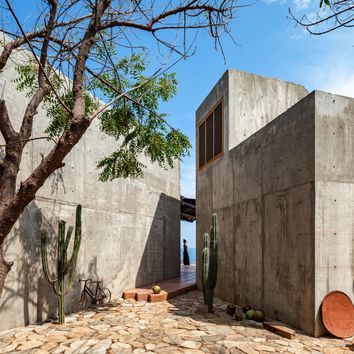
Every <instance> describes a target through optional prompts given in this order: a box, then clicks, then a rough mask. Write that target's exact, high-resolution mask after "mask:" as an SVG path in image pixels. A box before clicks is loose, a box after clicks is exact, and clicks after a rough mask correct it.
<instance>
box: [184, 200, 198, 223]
mask: <svg viewBox="0 0 354 354" xmlns="http://www.w3.org/2000/svg"><path fill="white" fill-rule="evenodd" d="M180 215H181V220H184V221H189V222H193V221H195V219H196V209H195V199H193V198H186V197H183V196H182V195H181V211H180Z"/></svg>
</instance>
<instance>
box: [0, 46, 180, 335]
mask: <svg viewBox="0 0 354 354" xmlns="http://www.w3.org/2000/svg"><path fill="white" fill-rule="evenodd" d="M24 60H27V57H26V55H25V53H21V54H20V53H18V54H16V55H15V56H14V61H15V62H17V63H21V62H23V61H24ZM15 77H16V72H15V69H14V63H13V62H10V63H9V66H7V67H6V70H5V71H4V72H2V73H1V74H0V88H1V91H3V95H4V99H5V100H6V103H7V107H8V110H9V113H10V117H11V118H15V119H17V121H16V122H15V126H16V128H18V126H19V123H20V120H21V116H22V115H23V113H24V110H25V107H26V103H27V102H28V99H27V98H26V97H25V96H24V94H23V93H20V92H18V91H17V90H16V88H15V86H16V85H15V83H14V82H13V80H14V78H15ZM47 125H48V119H47V117H46V115H45V111H44V109H43V108H41V109H40V110H39V112H38V115H37V116H36V117H35V124H34V129H33V134H32V136H33V137H39V136H44V135H45V134H44V130H45V128H46V127H47ZM2 142H3V140H2V137H1V136H0V143H2ZM52 144H53V142H50V141H49V142H47V141H46V140H36V141H32V142H29V143H28V145H27V148H26V151H25V153H24V155H23V160H22V163H21V171H20V176H19V182H20V181H21V180H23V179H24V178H26V177H27V176H28V174H29V173H30V172H31V171H33V169H34V167H35V166H36V165H37V164H38V162H39V161H40V159H41V154H42V153H46V152H47V151H48V148H49V147H50V146H51V145H52ZM115 144H116V143H115V142H114V141H113V140H111V139H109V138H107V137H105V136H103V134H102V133H100V130H99V122H98V121H96V122H93V124H92V126H91V127H90V128H89V130H88V132H87V133H86V134H85V136H84V138H83V139H82V140H81V141H80V143H79V144H78V145H77V146H75V147H74V149H73V150H72V152H71V153H70V154H69V155H68V156H67V158H66V159H65V161H64V162H65V167H63V168H62V169H60V170H58V171H56V172H55V173H54V174H53V175H52V176H51V177H50V178H49V179H48V180H47V181H46V183H45V185H44V186H43V187H42V188H41V189H40V190H39V191H38V193H37V197H36V199H35V201H34V202H33V203H31V205H29V206H28V207H27V208H26V210H25V212H24V213H23V215H22V216H21V218H20V219H19V222H18V223H17V224H16V227H15V229H14V230H13V232H12V233H11V235H10V236H9V237H8V239H7V249H6V259H7V260H11V261H14V262H15V264H14V266H13V268H12V270H11V271H10V273H9V275H8V277H7V280H6V283H5V287H6V288H5V290H4V293H3V295H2V297H1V300H0V313H1V318H2V321H0V330H3V329H7V328H11V327H16V326H21V325H24V324H28V323H33V322H36V321H40V320H44V319H46V318H47V315H48V314H49V315H50V314H53V313H56V298H55V296H54V295H53V292H52V290H51V287H50V286H49V284H48V283H47V281H46V280H45V278H44V274H43V271H42V266H41V258H40V230H41V229H43V228H44V229H46V230H47V231H48V232H49V233H50V235H51V236H52V237H53V241H54V240H55V239H56V233H57V221H58V219H59V218H60V219H64V220H67V221H68V225H70V224H72V225H73V223H74V214H75V207H76V205H77V204H78V203H81V204H82V206H83V214H82V219H83V237H82V243H81V249H80V253H79V260H78V268H77V279H78V278H88V277H93V278H99V279H102V280H103V282H104V286H107V287H108V288H109V289H110V290H111V292H112V297H118V296H120V295H121V292H122V291H123V290H124V289H127V288H132V287H135V286H139V285H145V284H149V283H152V282H153V281H158V280H162V279H169V278H174V277H177V276H179V272H180V215H179V212H180V182H179V164H178V163H176V166H175V168H174V169H172V170H169V171H165V170H163V169H161V168H159V167H157V166H154V165H152V164H151V163H150V162H149V161H147V160H146V159H144V157H142V162H143V163H145V164H146V165H147V169H146V170H145V172H144V178H141V179H131V178H128V179H119V180H115V181H113V182H104V183H103V182H99V180H98V176H99V171H98V170H97V169H96V164H97V162H98V161H99V160H100V159H101V158H102V157H103V156H107V155H108V154H110V152H112V151H114V148H115ZM0 153H1V150H0ZM55 252H56V251H55V248H54V244H53V248H52V250H51V254H52V255H55ZM51 266H53V263H52V264H51ZM78 292H79V284H78V282H75V286H74V289H73V290H72V291H71V292H70V294H69V295H68V297H67V300H66V305H67V311H70V310H71V304H70V302H71V300H70V299H71V298H72V297H73V296H74V295H75V294H77V293H78Z"/></svg>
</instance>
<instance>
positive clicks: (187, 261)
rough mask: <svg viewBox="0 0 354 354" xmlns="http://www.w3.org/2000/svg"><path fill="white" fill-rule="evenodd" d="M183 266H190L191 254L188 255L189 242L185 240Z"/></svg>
mask: <svg viewBox="0 0 354 354" xmlns="http://www.w3.org/2000/svg"><path fill="white" fill-rule="evenodd" d="M183 264H184V265H185V266H189V265H190V262H189V254H188V246H187V240H186V239H183Z"/></svg>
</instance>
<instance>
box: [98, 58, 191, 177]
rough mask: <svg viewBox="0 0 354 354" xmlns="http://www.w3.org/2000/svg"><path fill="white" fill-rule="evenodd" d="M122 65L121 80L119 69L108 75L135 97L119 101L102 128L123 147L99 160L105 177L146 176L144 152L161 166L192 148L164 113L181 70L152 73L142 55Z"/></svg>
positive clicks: (105, 91)
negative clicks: (149, 74) (162, 109)
mask: <svg viewBox="0 0 354 354" xmlns="http://www.w3.org/2000/svg"><path fill="white" fill-rule="evenodd" d="M116 69H117V71H118V72H120V73H122V75H121V76H120V78H119V80H117V77H116V75H114V74H106V75H105V77H104V79H105V81H107V82H109V83H110V85H112V86H113V87H115V88H116V90H117V91H122V90H124V91H128V92H129V97H131V99H128V98H123V99H121V100H118V101H117V102H115V104H114V105H113V107H112V108H111V109H109V110H107V111H105V112H104V113H103V114H102V116H101V130H102V132H103V133H105V134H106V135H109V136H110V137H112V138H114V139H115V140H116V142H117V149H116V151H115V152H113V153H112V154H111V155H110V156H109V157H108V158H105V159H103V160H101V161H100V162H99V164H98V168H102V169H103V170H102V173H101V175H100V179H101V180H102V181H106V180H112V179H114V178H118V177H127V176H133V177H139V176H142V174H143V168H144V167H145V166H144V164H142V163H140V162H139V158H141V156H142V154H144V155H145V156H146V157H148V158H149V159H150V161H152V162H153V163H157V164H158V165H159V166H160V167H161V168H164V169H167V168H172V167H173V166H174V162H175V160H177V159H180V158H182V157H184V156H186V155H188V150H189V149H190V147H191V145H190V142H189V140H188V138H187V137H186V136H185V135H184V134H183V133H182V132H181V131H180V130H178V129H174V128H172V127H171V126H169V124H168V123H167V121H166V115H165V114H162V113H158V110H159V104H160V102H161V101H163V102H166V101H168V100H170V99H171V98H172V97H173V96H174V95H175V94H176V92H177V80H176V77H175V74H174V73H172V74H166V73H164V74H163V75H161V76H160V77H155V78H148V77H147V76H145V75H144V71H145V70H146V65H145V60H144V59H143V56H142V55H133V56H131V57H129V58H123V59H121V60H120V61H119V62H118V63H117V65H116ZM96 87H99V88H101V89H102V92H103V94H104V95H105V96H106V97H107V98H108V99H112V98H113V97H115V96H116V95H117V92H115V90H113V89H111V88H109V87H107V86H105V85H104V84H102V83H100V82H99V80H97V86H96Z"/></svg>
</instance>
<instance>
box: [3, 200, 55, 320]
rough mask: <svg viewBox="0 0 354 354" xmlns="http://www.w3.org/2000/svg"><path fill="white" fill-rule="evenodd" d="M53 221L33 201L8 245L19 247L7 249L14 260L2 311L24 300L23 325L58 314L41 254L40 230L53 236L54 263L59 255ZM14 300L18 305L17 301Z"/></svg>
mask: <svg viewBox="0 0 354 354" xmlns="http://www.w3.org/2000/svg"><path fill="white" fill-rule="evenodd" d="M53 225H54V223H53V222H52V221H51V220H48V219H46V218H45V217H44V216H43V214H42V211H41V209H40V208H39V207H38V206H37V204H36V202H35V201H34V202H32V203H31V204H30V205H29V206H28V207H27V208H26V209H25V211H24V212H23V213H22V215H21V217H20V218H19V222H18V226H17V227H16V228H15V229H14V232H13V233H12V234H11V236H10V238H9V239H8V240H7V242H6V245H7V246H10V245H11V247H15V248H16V253H14V252H6V254H7V255H8V258H9V259H12V260H14V261H15V266H14V267H13V268H12V270H11V273H12V274H11V275H10V273H9V275H10V279H9V280H10V281H9V282H6V283H5V290H6V291H5V292H4V296H3V297H2V299H1V304H0V312H4V311H5V309H6V308H8V307H11V306H16V305H17V302H18V301H19V300H20V301H22V302H23V306H22V311H23V321H24V324H26V325H28V324H29V323H31V322H33V320H36V321H37V322H41V321H43V320H45V319H46V318H43V313H46V314H47V315H48V316H51V315H54V314H56V310H57V304H56V297H55V294H54V292H53V290H52V287H51V285H50V284H49V283H48V281H47V280H46V279H45V276H44V273H43V270H42V263H41V254H40V242H41V231H42V230H44V231H46V232H47V233H48V235H50V237H51V239H52V243H51V244H54V247H51V248H50V250H48V251H49V253H48V257H49V262H50V264H53V262H54V260H55V258H56V244H55V241H56V237H54V236H53V235H55V234H56V232H57V231H56V230H54V228H53ZM14 302H15V304H14Z"/></svg>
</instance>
